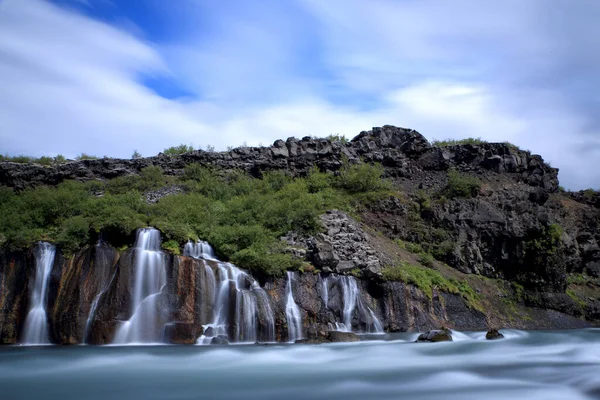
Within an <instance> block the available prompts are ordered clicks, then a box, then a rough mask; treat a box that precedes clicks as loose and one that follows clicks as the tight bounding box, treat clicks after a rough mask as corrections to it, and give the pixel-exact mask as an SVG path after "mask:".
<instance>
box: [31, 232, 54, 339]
mask: <svg viewBox="0 0 600 400" xmlns="http://www.w3.org/2000/svg"><path fill="white" fill-rule="evenodd" d="M55 254H56V248H55V247H54V245H52V244H50V243H46V242H40V243H39V244H38V246H37V248H36V249H35V276H34V280H33V288H30V299H29V312H28V313H27V318H26V319H25V326H24V328H23V343H24V344H48V343H50V341H49V339H48V317H47V316H46V308H45V307H46V300H47V297H48V280H49V278H50V273H51V272H52V266H53V264H54V255H55Z"/></svg>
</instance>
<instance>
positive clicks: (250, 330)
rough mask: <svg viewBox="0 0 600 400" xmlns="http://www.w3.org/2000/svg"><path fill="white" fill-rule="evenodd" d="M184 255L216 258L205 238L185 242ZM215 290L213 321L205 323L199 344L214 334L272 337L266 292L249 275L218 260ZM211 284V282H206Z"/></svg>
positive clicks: (247, 338)
mask: <svg viewBox="0 0 600 400" xmlns="http://www.w3.org/2000/svg"><path fill="white" fill-rule="evenodd" d="M184 255H187V256H190V257H194V258H198V259H208V260H213V261H218V260H217V258H216V255H215V251H214V250H213V248H212V247H211V246H210V245H209V244H208V243H206V242H196V243H191V242H188V243H187V244H186V245H185V247H184ZM205 268H208V269H210V272H208V269H207V276H209V277H212V279H211V281H212V284H213V287H212V291H213V293H214V302H213V305H214V306H213V316H212V321H211V322H210V323H208V324H206V325H205V326H204V329H205V330H204V334H203V335H202V336H200V337H199V338H198V340H197V343H198V344H210V343H211V341H212V339H213V338H214V337H217V336H221V337H227V338H228V340H229V341H232V342H247V343H255V342H257V341H263V342H274V341H275V318H274V316H273V310H272V309H271V305H270V301H269V296H268V295H267V293H266V292H265V291H264V290H263V289H262V288H261V287H260V286H259V284H258V282H256V281H255V280H254V279H253V278H252V277H251V276H250V275H248V274H247V273H246V272H244V271H242V270H241V269H239V268H238V267H236V266H235V265H233V264H230V263H223V262H218V264H217V267H216V268H217V271H218V275H217V276H218V279H215V278H216V277H215V274H214V272H213V271H212V268H211V267H210V266H208V265H205ZM209 285H210V284H209Z"/></svg>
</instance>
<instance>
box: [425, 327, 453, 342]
mask: <svg viewBox="0 0 600 400" xmlns="http://www.w3.org/2000/svg"><path fill="white" fill-rule="evenodd" d="M416 341H417V342H451V341H452V333H451V332H450V330H449V329H445V328H444V329H436V330H432V331H429V332H426V333H422V334H420V335H419V337H418V338H417V340H416Z"/></svg>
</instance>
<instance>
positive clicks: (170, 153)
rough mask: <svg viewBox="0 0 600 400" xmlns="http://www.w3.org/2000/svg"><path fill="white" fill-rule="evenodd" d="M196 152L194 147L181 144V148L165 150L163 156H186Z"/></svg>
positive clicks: (175, 147) (174, 147)
mask: <svg viewBox="0 0 600 400" xmlns="http://www.w3.org/2000/svg"><path fill="white" fill-rule="evenodd" d="M192 151H194V147H192V145H189V146H188V145H185V144H180V145H179V146H173V147H169V148H167V149H164V150H163V154H166V155H168V156H177V155H179V154H185V153H189V152H192Z"/></svg>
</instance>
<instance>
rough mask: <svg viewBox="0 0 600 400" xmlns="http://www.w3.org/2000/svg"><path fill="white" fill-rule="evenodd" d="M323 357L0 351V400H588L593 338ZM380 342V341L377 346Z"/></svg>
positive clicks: (191, 349)
mask: <svg viewBox="0 0 600 400" xmlns="http://www.w3.org/2000/svg"><path fill="white" fill-rule="evenodd" d="M502 332H504V333H505V335H506V336H507V338H506V339H504V340H501V341H492V342H490V341H486V340H484V335H485V334H484V333H483V332H475V333H459V332H456V333H455V341H454V342H451V343H413V340H414V339H415V338H416V336H417V335H416V334H398V335H386V336H383V337H382V336H378V337H374V338H376V339H377V340H368V341H363V342H359V343H347V344H346V343H343V344H342V343H339V344H326V345H268V346H265V345H256V346H252V345H237V346H234V345H231V346H222V347H210V346H137V347H136V346H130V347H114V346H109V347H89V346H76V347H55V346H45V347H18V346H10V347H2V348H0V399H2V400H8V399H11V400H12V399H61V400H65V399H98V400H100V399H102V400H106V399H109V400H117V399H128V400H131V399H246V400H250V399H262V400H265V399H286V400H291V399H345V400H352V399H415V400H419V399H457V400H458V399H460V400H465V399H485V400H492V399H529V400H532V399H544V400H552V399H557V400H565V399H569V400H570V399H600V330H599V329H586V330H576V331H552V332H550V331H549V332H524V331H509V330H507V331H502ZM382 339H383V340H382Z"/></svg>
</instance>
